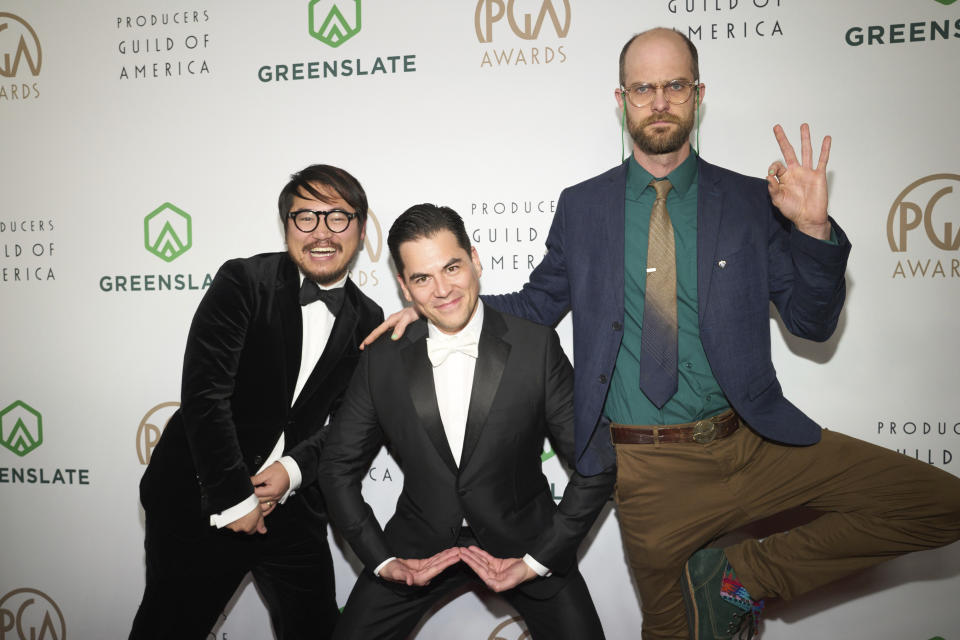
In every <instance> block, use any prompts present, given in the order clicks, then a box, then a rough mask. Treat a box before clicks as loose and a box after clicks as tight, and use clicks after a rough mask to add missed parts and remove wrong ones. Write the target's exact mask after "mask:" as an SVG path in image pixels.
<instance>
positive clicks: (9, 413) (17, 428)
mask: <svg viewBox="0 0 960 640" xmlns="http://www.w3.org/2000/svg"><path fill="white" fill-rule="evenodd" d="M0 444H2V445H3V446H4V447H6V448H7V449H9V450H10V451H12V452H13V453H15V454H17V455H18V456H20V457H23V456H25V455H27V454H28V453H30V452H31V451H33V450H34V449H36V448H37V447H39V446H40V445H41V444H43V417H42V416H41V415H40V413H39V412H38V411H37V410H36V409H34V408H33V407H31V406H30V405H28V404H27V403H26V402H23V401H21V400H17V401H16V402H14V403H13V404H11V405H9V406H8V407H7V408H5V409H4V410H3V411H0Z"/></svg>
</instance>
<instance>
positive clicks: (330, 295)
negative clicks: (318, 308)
mask: <svg viewBox="0 0 960 640" xmlns="http://www.w3.org/2000/svg"><path fill="white" fill-rule="evenodd" d="M317 300H322V301H323V304H325V305H327V309H329V310H330V313H332V314H333V315H334V317H336V315H337V314H338V313H339V312H340V307H342V306H343V287H337V288H335V289H321V288H320V287H318V286H317V283H316V282H314V281H313V280H308V279H307V278H304V279H303V283H302V284H301V285H300V304H301V306H302V305H305V304H310V303H311V302H316V301H317Z"/></svg>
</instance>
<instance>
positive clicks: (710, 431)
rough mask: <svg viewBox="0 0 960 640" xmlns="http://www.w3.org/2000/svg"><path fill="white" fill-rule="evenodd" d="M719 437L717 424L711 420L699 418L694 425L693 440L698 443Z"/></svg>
mask: <svg viewBox="0 0 960 640" xmlns="http://www.w3.org/2000/svg"><path fill="white" fill-rule="evenodd" d="M716 437H717V425H715V424H714V423H713V422H712V421H710V420H697V423H696V424H695V425H693V441H694V442H696V443H698V444H707V443H708V442H713V441H714V439H715V438H716Z"/></svg>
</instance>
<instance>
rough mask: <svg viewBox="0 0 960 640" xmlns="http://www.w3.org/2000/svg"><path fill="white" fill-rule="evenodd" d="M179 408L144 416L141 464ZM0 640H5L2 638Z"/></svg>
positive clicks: (164, 405) (165, 406) (171, 405)
mask: <svg viewBox="0 0 960 640" xmlns="http://www.w3.org/2000/svg"><path fill="white" fill-rule="evenodd" d="M179 407H180V403H179V402H161V403H160V404H158V405H157V406H155V407H153V408H152V409H150V410H149V411H147V415H145V416H143V420H141V421H140V426H139V427H137V458H138V459H139V460H140V464H149V462H150V456H151V455H153V448H154V447H155V446H157V442H159V441H160V434H162V433H163V430H164V429H165V428H166V427H167V423H168V422H170V418H171V417H172V416H173V414H174V413H175V412H176V410H177V409H178V408H179ZM0 640H3V637H2V636H0Z"/></svg>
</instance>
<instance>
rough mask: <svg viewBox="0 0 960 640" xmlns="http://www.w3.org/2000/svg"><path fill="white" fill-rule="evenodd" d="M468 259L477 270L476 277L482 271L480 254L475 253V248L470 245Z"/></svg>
mask: <svg viewBox="0 0 960 640" xmlns="http://www.w3.org/2000/svg"><path fill="white" fill-rule="evenodd" d="M470 261H471V262H472V263H473V267H474V269H476V270H477V277H478V278H479V277H480V275H481V274H482V273H483V265H481V264H480V254H479V253H477V248H476V247H473V246H471V247H470Z"/></svg>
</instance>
